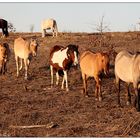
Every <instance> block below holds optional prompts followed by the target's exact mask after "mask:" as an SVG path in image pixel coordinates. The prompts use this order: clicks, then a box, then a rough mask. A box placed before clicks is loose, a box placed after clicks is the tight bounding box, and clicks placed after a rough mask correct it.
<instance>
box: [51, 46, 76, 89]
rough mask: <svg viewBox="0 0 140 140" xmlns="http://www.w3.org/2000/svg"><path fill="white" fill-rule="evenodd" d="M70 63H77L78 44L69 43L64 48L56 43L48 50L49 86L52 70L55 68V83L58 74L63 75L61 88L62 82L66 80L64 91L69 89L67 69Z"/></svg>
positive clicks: (62, 87)
mask: <svg viewBox="0 0 140 140" xmlns="http://www.w3.org/2000/svg"><path fill="white" fill-rule="evenodd" d="M72 64H73V65H77V64H78V46H76V45H72V44H70V45H68V46H66V47H65V48H64V47H63V46H58V45H56V46H54V47H53V48H52V49H51V50H50V69H51V87H52V85H53V71H54V70H55V71H56V80H57V81H56V85H58V82H59V75H61V76H63V81H62V86H61V89H64V82H66V91H69V88H68V79H67V71H68V70H69V69H70V67H71V66H72Z"/></svg>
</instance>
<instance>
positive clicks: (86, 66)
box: [0, 22, 140, 111]
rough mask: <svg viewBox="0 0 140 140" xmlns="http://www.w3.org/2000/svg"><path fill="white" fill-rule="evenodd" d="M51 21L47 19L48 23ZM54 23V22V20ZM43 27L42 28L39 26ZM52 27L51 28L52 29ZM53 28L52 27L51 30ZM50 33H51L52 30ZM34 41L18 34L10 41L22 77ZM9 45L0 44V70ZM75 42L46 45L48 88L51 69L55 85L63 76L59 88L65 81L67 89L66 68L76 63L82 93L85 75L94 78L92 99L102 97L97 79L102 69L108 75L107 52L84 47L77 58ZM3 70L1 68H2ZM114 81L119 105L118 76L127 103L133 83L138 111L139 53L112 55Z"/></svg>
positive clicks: (84, 91) (135, 104)
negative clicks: (93, 50) (49, 47)
mask: <svg viewBox="0 0 140 140" xmlns="http://www.w3.org/2000/svg"><path fill="white" fill-rule="evenodd" d="M52 23H53V22H49V24H52ZM54 25H55V26H54V27H57V26H56V22H54ZM43 27H44V28H43ZM48 27H49V26H47V22H46V23H45V22H43V23H42V31H43V33H42V37H44V36H45V34H44V30H45V28H48ZM53 30H54V29H53ZM54 31H56V30H54ZM53 36H54V34H53ZM38 46H39V45H38V42H37V40H36V39H31V40H30V41H27V40H25V39H24V38H22V37H19V38H17V39H15V41H14V54H15V60H16V66H17V77H18V76H19V71H20V70H21V69H22V61H23V60H24V64H25V79H26V80H27V79H28V68H29V64H30V62H31V59H32V57H33V56H36V54H37V50H38V49H37V48H38ZM9 54H10V51H9V47H8V44H7V43H4V44H2V45H0V70H1V72H2V73H3V74H4V73H5V70H6V62H7V61H8V59H9ZM78 55H79V51H78V46H77V45H74V44H69V45H67V46H65V47H64V46H60V45H55V46H54V47H52V48H51V49H50V57H49V65H50V71H51V88H52V87H53V85H54V80H53V76H54V71H55V73H56V85H58V84H59V76H62V77H63V80H62V86H61V89H64V84H66V91H69V86H68V76H67V74H68V70H69V69H70V68H71V67H72V66H73V65H75V66H76V65H78V64H79V65H80V70H81V75H82V79H83V94H84V96H85V97H88V94H87V80H88V78H89V77H94V79H95V81H96V86H95V99H96V100H99V101H102V92H101V80H102V77H101V75H102V73H104V74H105V75H107V76H108V77H109V63H110V59H109V55H108V54H107V53H103V52H97V53H95V52H92V51H89V50H88V51H84V52H83V53H82V54H80V59H79V60H78ZM18 59H20V62H21V65H20V68H19V65H18ZM3 71H4V72H3ZM114 73H115V79H116V84H117V85H118V86H117V87H118V104H119V105H120V80H122V81H124V82H126V83H127V84H128V88H127V89H128V92H127V104H130V103H131V94H130V92H129V85H130V83H133V87H134V91H135V101H134V106H135V108H136V110H137V111H140V92H139V88H140V53H135V54H132V53H130V52H128V51H126V50H125V51H124V50H123V51H121V52H119V53H118V54H117V56H116V58H115V67H114Z"/></svg>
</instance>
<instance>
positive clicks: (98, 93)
mask: <svg viewBox="0 0 140 140" xmlns="http://www.w3.org/2000/svg"><path fill="white" fill-rule="evenodd" d="M95 81H96V89H95V97H96V100H97V99H99V101H102V94H101V79H100V78H99V77H98V76H97V77H95Z"/></svg>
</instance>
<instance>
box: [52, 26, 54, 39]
mask: <svg viewBox="0 0 140 140" xmlns="http://www.w3.org/2000/svg"><path fill="white" fill-rule="evenodd" d="M52 33H53V37H54V28H52Z"/></svg>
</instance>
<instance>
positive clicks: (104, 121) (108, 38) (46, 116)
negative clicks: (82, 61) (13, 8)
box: [0, 32, 140, 137]
mask: <svg viewBox="0 0 140 140" xmlns="http://www.w3.org/2000/svg"><path fill="white" fill-rule="evenodd" d="M19 36H22V37H24V38H27V39H30V38H31V37H35V38H37V39H38V42H39V49H38V55H37V57H35V58H33V60H32V62H31V65H30V68H29V80H24V69H23V70H22V71H21V73H20V76H19V77H18V78H17V77H16V64H15V59H14V53H13V44H14V39H15V38H17V37H19ZM2 42H7V43H8V44H9V45H10V48H11V57H10V60H9V62H8V64H7V68H8V71H7V73H6V74H5V75H2V76H0V137H139V136H140V113H139V112H137V111H136V109H135V108H134V107H133V105H130V106H127V105H126V84H125V83H123V82H122V83H121V105H122V107H119V106H118V105H117V90H116V86H115V83H114V80H115V78H114V58H115V55H116V53H117V52H119V51H120V50H122V49H128V50H130V51H132V52H136V51H139V48H140V38H139V33H138V32H133V33H132V32H127V33H119V32H118V33H106V34H105V35H104V36H103V41H102V45H100V42H99V35H98V34H88V33H59V35H58V37H57V38H52V36H46V37H45V38H42V37H41V34H40V33H10V36H9V37H8V38H6V39H0V43H2ZM68 44H76V45H79V52H80V54H81V53H82V52H83V51H85V50H92V51H94V52H98V51H105V52H108V53H110V60H111V61H110V65H111V66H110V76H109V77H105V76H104V77H103V79H102V93H103V101H102V102H99V101H96V100H95V97H94V90H95V81H94V79H93V78H90V79H89V80H88V94H89V97H88V98H86V97H84V96H83V93H82V88H83V84H82V79H81V72H80V68H79V67H77V68H71V69H70V71H69V72H68V83H69V89H70V91H69V92H66V91H65V90H63V91H62V90H61V80H62V78H60V84H59V85H58V86H56V85H54V87H53V88H52V89H51V88H50V78H51V77H50V69H49V65H48V58H49V50H50V48H51V47H53V46H54V45H64V46H66V45H68ZM126 70H127V68H126ZM131 93H132V101H133V100H134V90H133V86H132V85H131ZM18 126H26V127H25V128H19V127H18ZM29 126H31V128H28V127H29ZM15 127H16V128H15Z"/></svg>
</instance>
